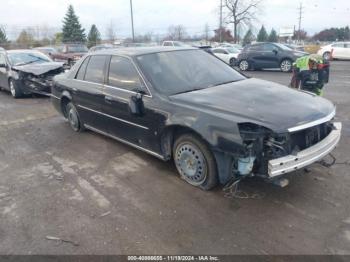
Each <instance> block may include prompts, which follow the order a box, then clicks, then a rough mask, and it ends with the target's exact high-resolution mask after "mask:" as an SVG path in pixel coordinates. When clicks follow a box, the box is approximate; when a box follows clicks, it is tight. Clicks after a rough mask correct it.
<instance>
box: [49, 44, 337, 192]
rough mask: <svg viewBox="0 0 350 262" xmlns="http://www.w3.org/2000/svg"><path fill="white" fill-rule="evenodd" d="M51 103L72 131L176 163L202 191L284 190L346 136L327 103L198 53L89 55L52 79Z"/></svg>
mask: <svg viewBox="0 0 350 262" xmlns="http://www.w3.org/2000/svg"><path fill="white" fill-rule="evenodd" d="M52 102H53V105H54V107H55V108H56V109H57V110H58V111H59V112H61V113H62V114H63V115H64V116H65V117H66V118H67V119H68V122H69V124H70V126H71V127H72V129H73V130H74V131H82V130H83V129H84V128H87V129H90V130H92V131H95V132H97V133H101V134H103V135H106V136H109V137H111V138H113V139H116V140H118V141H120V142H123V143H126V144H127V145H130V146H133V147H135V148H137V149H140V150H143V151H145V152H147V153H149V154H151V155H153V156H156V157H158V158H160V159H162V160H165V161H167V160H170V159H173V160H174V162H175V166H176V168H177V170H178V172H179V173H180V176H181V178H183V179H184V180H185V181H187V182H188V183H190V184H191V185H194V186H197V187H200V188H202V189H204V190H208V189H211V188H213V187H214V186H215V185H217V184H218V183H221V184H226V183H228V182H229V181H232V179H239V178H243V177H247V176H260V177H263V178H264V179H266V180H267V181H271V182H272V181H273V182H275V183H278V181H280V179H281V177H283V175H284V174H286V173H289V172H292V171H294V170H297V169H301V168H303V167H305V166H307V165H310V164H312V163H314V162H316V161H318V160H320V159H322V158H323V157H324V156H326V155H327V154H328V153H330V152H331V151H332V150H333V149H334V147H335V146H336V145H337V144H338V141H339V139H340V135H341V134H340V133H341V123H334V122H333V121H332V119H333V117H334V115H335V106H334V105H333V104H332V103H331V102H329V101H328V100H326V99H324V98H321V97H317V96H314V95H312V94H310V93H305V92H302V91H298V90H295V89H292V88H288V87H285V86H282V85H279V84H276V83H272V82H268V81H263V80H258V79H253V78H250V79H248V78H246V77H245V76H243V75H242V74H240V73H239V72H237V71H236V70H234V69H233V68H231V67H230V66H228V65H227V64H226V63H224V62H223V61H221V60H220V59H217V58H215V57H214V56H212V55H210V54H208V53H206V52H205V51H203V50H199V49H196V48H172V49H170V48H163V47H157V48H128V49H119V50H118V49H116V50H105V51H101V52H96V53H91V54H89V55H88V56H87V57H85V58H84V59H82V60H81V61H79V62H78V63H77V64H76V65H75V66H74V67H73V68H72V69H71V70H70V71H69V72H68V73H66V74H64V75H59V76H57V77H55V84H54V87H53V89H52Z"/></svg>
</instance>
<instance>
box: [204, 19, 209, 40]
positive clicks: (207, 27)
mask: <svg viewBox="0 0 350 262" xmlns="http://www.w3.org/2000/svg"><path fill="white" fill-rule="evenodd" d="M209 32H210V29H209V25H208V23H206V24H205V26H204V37H205V44H206V45H207V44H208V40H209Z"/></svg>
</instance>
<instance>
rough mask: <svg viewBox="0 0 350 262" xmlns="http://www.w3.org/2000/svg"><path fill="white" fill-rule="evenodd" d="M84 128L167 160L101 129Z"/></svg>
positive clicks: (86, 126)
mask: <svg viewBox="0 0 350 262" xmlns="http://www.w3.org/2000/svg"><path fill="white" fill-rule="evenodd" d="M84 126H85V128H87V129H90V130H91V131H94V132H96V133H100V134H102V135H105V136H108V137H110V138H113V139H115V140H117V141H119V142H122V143H124V144H126V145H129V146H132V147H134V148H136V149H139V150H141V151H144V152H146V153H148V154H150V155H152V156H155V157H157V158H159V159H161V160H164V161H165V160H166V159H165V157H164V156H162V155H160V154H158V153H156V152H154V151H151V150H149V149H146V148H144V147H141V146H138V145H135V144H133V143H131V142H129V141H126V140H124V139H121V138H119V137H116V136H113V135H111V134H108V133H106V132H104V131H101V130H99V129H97V128H94V127H92V126H89V125H86V124H84Z"/></svg>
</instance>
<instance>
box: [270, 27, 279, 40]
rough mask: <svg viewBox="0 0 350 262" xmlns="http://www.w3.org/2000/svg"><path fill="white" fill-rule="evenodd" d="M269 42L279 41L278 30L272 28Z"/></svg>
mask: <svg viewBox="0 0 350 262" xmlns="http://www.w3.org/2000/svg"><path fill="white" fill-rule="evenodd" d="M268 41H269V42H273V43H277V42H278V36H277V32H276V30H275V29H273V28H272V30H271V32H270V35H269V38H268Z"/></svg>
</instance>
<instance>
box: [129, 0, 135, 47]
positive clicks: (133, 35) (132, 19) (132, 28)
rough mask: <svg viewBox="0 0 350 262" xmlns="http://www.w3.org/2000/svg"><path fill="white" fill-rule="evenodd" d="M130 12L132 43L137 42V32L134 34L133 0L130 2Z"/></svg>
mask: <svg viewBox="0 0 350 262" xmlns="http://www.w3.org/2000/svg"><path fill="white" fill-rule="evenodd" d="M130 12H131V30H132V42H135V32H134V13H133V11H132V0H130Z"/></svg>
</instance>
